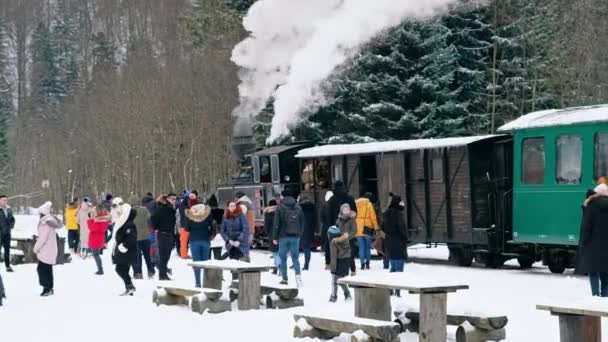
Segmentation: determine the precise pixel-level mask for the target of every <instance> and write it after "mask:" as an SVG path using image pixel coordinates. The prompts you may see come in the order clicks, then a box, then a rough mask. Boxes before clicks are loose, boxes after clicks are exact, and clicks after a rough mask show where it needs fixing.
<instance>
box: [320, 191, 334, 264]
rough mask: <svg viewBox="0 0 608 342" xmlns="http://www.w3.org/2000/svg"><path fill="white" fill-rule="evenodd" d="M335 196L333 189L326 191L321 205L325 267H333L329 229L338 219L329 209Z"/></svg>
mask: <svg viewBox="0 0 608 342" xmlns="http://www.w3.org/2000/svg"><path fill="white" fill-rule="evenodd" d="M333 196H334V193H333V191H331V190H330V191H327V192H326V193H325V203H323V206H322V207H321V225H322V227H321V245H322V246H323V254H324V255H325V269H326V270H329V269H331V266H330V263H331V256H330V248H329V235H327V230H328V229H329V227H331V226H333V225H334V224H335V223H336V221H335V220H334V221H332V220H331V214H330V212H329V211H330V209H329V200H330V199H331V198H332V197H333Z"/></svg>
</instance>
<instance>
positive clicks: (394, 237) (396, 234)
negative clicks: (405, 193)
mask: <svg viewBox="0 0 608 342" xmlns="http://www.w3.org/2000/svg"><path fill="white" fill-rule="evenodd" d="M403 210H404V204H403V201H402V200H401V196H398V195H392V197H391V203H390V205H389V206H388V209H387V210H386V211H385V212H384V215H383V218H382V230H383V231H384V233H385V234H386V238H385V240H384V250H385V252H386V255H387V257H388V259H389V264H390V271H391V272H403V269H404V267H405V261H406V260H407V241H408V236H407V227H406V225H405V219H404V217H403Z"/></svg>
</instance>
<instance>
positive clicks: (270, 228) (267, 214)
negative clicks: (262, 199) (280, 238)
mask: <svg viewBox="0 0 608 342" xmlns="http://www.w3.org/2000/svg"><path fill="white" fill-rule="evenodd" d="M277 209H278V206H276V205H271V206H268V207H266V208H265V209H264V230H265V233H266V236H268V239H270V240H273V236H274V216H275V215H276V213H277ZM270 251H271V252H278V251H279V246H278V245H275V244H274V243H273V242H272V241H270Z"/></svg>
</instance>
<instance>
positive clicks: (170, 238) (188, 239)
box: [0, 181, 608, 305]
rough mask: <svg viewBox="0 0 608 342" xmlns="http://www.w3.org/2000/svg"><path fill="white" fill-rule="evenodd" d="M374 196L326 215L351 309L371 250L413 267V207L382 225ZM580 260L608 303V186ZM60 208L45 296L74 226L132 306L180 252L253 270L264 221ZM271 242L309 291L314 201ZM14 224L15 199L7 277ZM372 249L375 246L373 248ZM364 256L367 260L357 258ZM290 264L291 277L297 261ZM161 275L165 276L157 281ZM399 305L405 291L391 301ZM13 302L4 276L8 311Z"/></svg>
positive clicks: (162, 207) (291, 211) (331, 255)
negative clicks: (139, 289) (409, 223)
mask: <svg viewBox="0 0 608 342" xmlns="http://www.w3.org/2000/svg"><path fill="white" fill-rule="evenodd" d="M375 203H376V202H375V199H374V196H373V195H372V194H371V193H364V194H362V196H361V197H360V198H358V199H357V200H355V199H354V197H353V196H351V195H350V194H349V193H348V192H347V191H346V189H345V187H344V184H343V182H341V181H336V182H335V184H334V187H333V190H332V191H328V192H327V194H326V196H325V203H324V204H323V206H322V208H320V209H321V210H320V218H321V225H322V227H321V228H322V229H321V239H322V241H321V245H322V250H323V252H324V256H325V269H326V270H328V271H329V272H330V273H331V291H330V292H331V294H330V298H329V301H330V302H336V301H337V300H338V287H341V289H342V291H343V294H344V299H345V300H350V299H351V298H352V296H351V293H350V291H349V289H348V287H347V286H344V285H339V282H338V280H339V279H340V278H343V277H346V276H348V275H349V274H350V275H355V274H356V272H357V265H356V256H357V255H358V259H359V269H360V270H361V271H364V270H369V269H370V261H371V250H372V248H374V249H375V250H376V251H377V252H378V254H379V255H381V256H382V257H383V258H384V263H383V266H384V268H385V269H388V270H389V272H403V271H404V268H405V263H406V261H407V258H408V253H407V245H408V238H409V237H408V231H407V227H406V223H405V217H404V209H405V208H404V207H405V205H404V201H403V200H402V198H401V197H400V196H399V195H396V194H393V193H390V200H389V205H388V207H387V208H386V209H385V211H384V212H383V213H382V214H381V215H379V214H378V213H379V212H380V210H379V209H378V208H377V206H376V204H375ZM582 208H583V221H582V225H581V234H580V243H579V252H578V257H577V265H576V266H577V267H576V272H578V273H580V274H587V275H588V276H589V279H590V283H591V289H592V294H593V295H594V296H602V297H608V266H607V264H606V263H604V262H602V261H603V260H607V259H608V249H606V248H604V246H605V245H608V230H606V225H607V224H608V185H607V184H606V182H600V184H599V185H597V187H595V189H593V190H589V191H588V193H587V199H586V201H585V202H584V204H583V206H582ZM51 211H52V203H51V202H46V203H44V204H43V205H42V206H41V207H39V208H38V213H39V215H40V220H39V224H38V238H37V240H36V243H35V245H34V248H33V252H34V253H35V254H36V256H37V259H38V266H37V273H38V277H39V283H40V285H41V287H42V293H41V296H43V297H44V296H50V295H53V294H54V278H53V265H54V264H56V262H57V258H58V242H57V240H58V239H57V234H56V232H57V230H58V229H60V228H62V227H63V226H64V224H65V227H66V229H67V230H68V238H67V241H68V245H69V248H70V250H71V251H72V253H73V254H74V255H75V256H79V257H81V258H83V259H87V258H88V257H89V256H92V259H93V260H94V262H95V266H96V272H95V274H96V275H100V276H101V275H104V265H103V261H102V258H101V255H102V254H103V252H104V250H108V252H109V253H111V256H112V262H113V264H114V265H115V272H116V274H117V275H118V276H119V277H120V278H121V279H122V280H123V282H124V285H125V291H124V292H123V293H122V294H121V295H123V296H128V295H133V293H134V292H135V290H136V289H135V286H134V285H133V281H132V278H131V272H132V274H133V278H135V279H143V271H144V270H143V266H144V264H145V266H146V271H147V276H148V278H149V279H153V278H155V277H156V275H157V273H158V279H159V280H161V281H167V280H171V278H170V276H171V273H172V272H171V269H170V268H169V260H170V257H171V254H172V251H173V250H175V251H176V252H177V255H179V256H180V257H181V258H184V259H186V258H191V259H192V260H193V261H205V260H210V259H212V258H213V259H222V260H223V259H234V260H240V261H245V262H249V261H250V245H251V243H252V240H253V238H254V234H255V231H256V230H255V213H254V207H253V204H252V201H251V199H249V198H248V197H247V196H246V194H245V193H243V192H241V191H239V192H237V193H235V196H234V199H233V200H230V201H229V202H228V203H226V209H224V210H223V209H220V208H219V205H218V201H217V198H216V197H215V195H211V196H210V197H209V198H208V199H207V200H205V201H203V200H201V199H200V198H199V195H198V193H197V192H196V191H191V192H189V191H184V192H183V193H182V194H181V196H177V194H175V193H168V194H162V195H160V196H158V197H157V198H154V196H153V195H152V194H151V193H147V194H145V195H144V196H143V198H142V199H141V201H139V202H137V203H131V204H129V203H126V202H125V201H123V199H122V198H120V197H116V198H114V197H113V196H112V195H111V194H108V195H106V196H105V199H104V200H103V201H101V202H99V203H95V202H93V201H92V200H91V199H90V198H89V197H84V198H83V200H82V201H79V200H78V199H74V200H73V201H71V202H70V203H68V205H67V206H66V208H65V211H64V214H65V217H64V221H63V223H62V222H61V221H60V220H59V219H58V218H57V217H55V216H54V215H52V214H51ZM263 213H264V233H265V234H266V236H267V237H268V239H269V240H270V251H271V252H272V258H273V260H274V264H275V266H276V269H275V270H273V273H274V274H277V275H278V276H279V277H280V283H281V284H289V273H290V269H293V273H294V274H295V284H296V285H297V286H298V287H301V286H303V279H302V271H307V270H309V268H310V260H311V254H310V252H311V249H312V245H313V240H314V237H315V227H316V222H315V221H316V216H315V205H314V203H313V202H312V201H311V200H310V199H309V198H306V197H302V196H300V197H298V198H297V199H296V198H295V197H294V194H293V193H291V192H290V191H288V190H284V191H283V192H282V193H281V196H280V198H276V199H272V200H270V201H269V203H268V205H267V206H266V207H265V209H264V211H263ZM14 225H15V217H14V215H13V213H12V210H11V209H10V208H9V207H8V198H7V197H6V196H0V246H1V247H2V248H3V249H4V261H5V266H6V270H7V271H8V272H12V271H13V270H12V268H11V266H10V255H9V252H10V240H11V230H12V229H13V227H14ZM372 241H373V246H372ZM301 248H302V249H303V250H304V265H303V266H302V265H301V264H300V249H301ZM357 251H358V253H357ZM289 257H291V267H288V261H289V260H288V259H289ZM157 271H158V272H157ZM193 273H194V285H195V286H196V287H202V283H201V273H200V269H193ZM392 294H393V295H395V296H399V295H400V293H399V291H394V292H392ZM4 298H6V294H5V290H4V285H3V282H2V277H1V276H0V305H2V300H3V299H4Z"/></svg>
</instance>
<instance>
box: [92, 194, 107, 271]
mask: <svg viewBox="0 0 608 342" xmlns="http://www.w3.org/2000/svg"><path fill="white" fill-rule="evenodd" d="M111 220H112V218H111V217H110V214H109V213H108V211H107V210H106V208H104V206H103V205H101V204H98V205H97V206H96V207H95V217H94V218H90V219H88V220H87V226H88V227H89V233H90V234H89V248H90V249H91V250H92V252H93V258H94V259H95V264H96V265H97V272H96V273H95V274H97V275H103V265H102V263H101V258H100V257H99V254H100V253H101V250H102V249H103V246H104V244H105V243H106V231H107V230H108V226H109V225H110V221H111Z"/></svg>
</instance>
